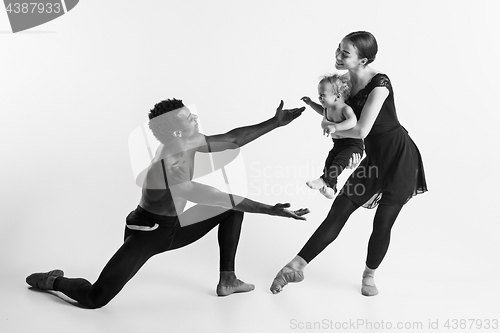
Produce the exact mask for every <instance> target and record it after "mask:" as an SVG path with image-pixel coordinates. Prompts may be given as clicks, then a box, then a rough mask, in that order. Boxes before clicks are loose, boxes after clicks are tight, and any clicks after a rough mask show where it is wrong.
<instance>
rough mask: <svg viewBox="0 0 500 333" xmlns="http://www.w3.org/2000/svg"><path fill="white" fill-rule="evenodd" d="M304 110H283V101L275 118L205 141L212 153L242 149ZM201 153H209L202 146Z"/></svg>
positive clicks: (303, 108)
mask: <svg viewBox="0 0 500 333" xmlns="http://www.w3.org/2000/svg"><path fill="white" fill-rule="evenodd" d="M304 110H305V107H301V108H295V109H286V110H283V101H281V103H280V105H279V106H278V108H277V109H276V114H275V115H274V117H272V118H270V119H268V120H266V121H263V122H261V123H259V124H256V125H251V126H245V127H239V128H235V129H233V130H231V131H229V132H227V133H225V134H218V135H211V136H206V137H205V139H206V141H207V144H208V146H210V152H216V151H223V150H226V149H234V148H238V147H242V146H244V145H246V144H247V143H249V142H252V141H253V140H255V139H257V138H258V137H260V136H262V135H264V134H266V133H268V132H270V131H272V130H273V129H275V128H277V127H280V126H285V125H288V124H289V123H290V122H292V121H293V120H294V119H295V118H297V117H299V116H300V115H301V114H302V112H303V111H304ZM199 151H200V152H205V153H207V152H209V150H208V147H207V146H205V145H202V146H201V147H200V149H199Z"/></svg>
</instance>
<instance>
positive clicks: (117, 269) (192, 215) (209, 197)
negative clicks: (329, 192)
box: [26, 99, 309, 308]
mask: <svg viewBox="0 0 500 333" xmlns="http://www.w3.org/2000/svg"><path fill="white" fill-rule="evenodd" d="M303 111H304V107H302V108H296V109H291V110H283V101H281V103H280V105H279V107H278V109H277V110H276V114H275V116H274V117H272V118H270V119H268V120H266V121H264V122H262V123H260V124H257V125H253V126H247V127H241V128H236V129H233V130H231V131H229V132H227V133H225V134H219V135H214V136H205V135H203V134H201V133H199V131H198V124H197V117H196V116H195V115H193V114H191V112H190V110H189V109H188V108H187V107H185V106H184V104H183V103H182V101H180V100H177V99H172V100H165V101H162V102H160V103H158V104H156V105H155V107H154V109H152V110H151V111H150V114H149V119H150V122H149V127H150V129H151V130H152V132H153V134H154V136H155V137H156V138H157V139H158V140H159V141H160V142H161V143H162V144H161V145H160V147H159V148H158V149H157V151H156V154H155V156H154V158H153V160H152V161H151V164H150V165H149V167H148V169H147V171H146V173H145V175H144V180H143V188H142V197H141V200H140V202H139V205H138V206H137V208H136V209H135V210H134V211H132V212H131V213H130V214H129V215H128V216H127V219H126V228H125V240H124V243H123V245H122V246H121V247H120V248H119V249H118V251H117V252H116V253H115V254H114V255H113V257H112V258H111V259H110V260H109V262H108V263H107V264H106V266H105V267H104V269H103V271H102V272H101V274H100V276H99V278H98V279H97V281H96V282H95V283H94V284H91V283H90V282H89V281H87V280H85V279H82V278H76V279H75V278H66V277H64V273H63V271H61V270H53V271H50V272H47V273H34V274H31V275H30V276H28V277H27V278H26V282H27V283H28V284H29V285H30V286H32V287H34V288H37V289H41V290H56V291H60V292H62V293H64V294H65V295H67V296H68V297H70V298H72V299H74V300H76V301H78V302H79V303H81V304H83V305H85V306H87V307H89V308H99V307H102V306H104V305H106V304H107V303H108V302H109V301H110V300H111V299H113V297H115V296H116V295H117V294H118V293H119V292H120V290H121V289H122V288H123V287H124V286H125V284H126V283H127V282H128V281H129V280H130V279H131V278H132V277H133V276H134V275H135V274H136V273H137V271H138V270H139V269H140V268H141V267H142V265H143V264H144V263H145V262H146V261H147V260H148V259H149V258H151V257H152V256H154V255H156V254H159V253H162V252H165V251H169V250H173V249H177V248H180V247H183V246H186V245H188V244H191V243H193V242H195V241H197V240H198V239H200V238H201V237H203V236H204V235H206V234H207V233H208V232H209V231H210V230H211V229H213V228H214V227H215V226H216V225H219V228H218V241H219V250H220V279H219V283H218V285H217V288H216V291H217V295H219V296H227V295H230V294H232V293H237V292H247V291H251V290H253V289H254V286H253V285H252V284H248V283H244V282H243V281H241V280H239V279H237V278H236V275H235V272H234V260H235V256H236V249H237V246H238V241H239V236H240V231H241V223H242V221H243V213H244V212H248V213H263V214H268V215H276V216H283V217H291V218H294V219H298V220H305V218H304V217H303V215H305V214H307V213H308V212H309V211H308V210H307V209H299V210H297V211H292V210H290V209H288V208H289V207H290V205H289V204H276V205H274V206H270V205H266V204H263V203H260V202H256V201H252V200H250V199H248V198H244V197H241V196H237V195H232V194H228V193H224V192H222V191H220V190H218V189H216V188H214V187H211V186H207V185H203V184H200V183H197V182H194V181H192V179H193V169H194V156H195V153H196V152H204V153H208V152H218V151H224V150H226V149H234V148H238V147H241V146H244V145H245V144H247V143H249V142H251V141H253V140H255V139H256V138H258V137H260V136H262V135H264V134H266V133H267V132H269V131H271V130H273V129H275V128H277V127H280V126H284V125H287V124H289V123H290V122H291V121H292V120H294V119H295V118H297V117H298V116H300V115H301V114H302V112H303ZM187 200H189V201H192V202H195V203H197V204H198V205H196V206H194V207H193V208H191V209H189V210H188V211H186V212H184V207H185V205H186V202H187ZM181 221H182V222H181ZM181 223H182V225H181Z"/></svg>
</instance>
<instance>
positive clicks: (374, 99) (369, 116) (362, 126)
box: [333, 87, 389, 139]
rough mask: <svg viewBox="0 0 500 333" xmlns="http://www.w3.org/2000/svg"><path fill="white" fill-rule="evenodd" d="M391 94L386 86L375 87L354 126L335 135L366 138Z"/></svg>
mask: <svg viewBox="0 0 500 333" xmlns="http://www.w3.org/2000/svg"><path fill="white" fill-rule="evenodd" d="M387 96H389V90H388V89H387V88H386V87H375V88H373V90H372V91H371V92H370V94H369V95H368V99H367V100H366V103H365V106H364V107H363V110H362V111H361V117H360V118H359V120H358V123H357V124H356V126H354V127H353V128H351V129H349V130H346V131H338V132H335V133H334V134H333V136H336V137H341V138H359V139H364V138H365V137H366V136H367V135H368V133H370V131H371V129H372V127H373V123H374V122H375V119H377V116H378V114H379V113H380V109H381V108H382V105H383V104H384V101H385V99H386V98H387Z"/></svg>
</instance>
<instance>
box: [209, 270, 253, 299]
mask: <svg viewBox="0 0 500 333" xmlns="http://www.w3.org/2000/svg"><path fill="white" fill-rule="evenodd" d="M254 289H255V286H254V285H253V284H250V283H245V282H243V281H241V280H239V279H237V278H236V275H235V274H234V271H223V272H220V279H219V284H218V285H217V289H216V292H217V296H229V295H231V294H234V293H244V292H248V291H252V290H254Z"/></svg>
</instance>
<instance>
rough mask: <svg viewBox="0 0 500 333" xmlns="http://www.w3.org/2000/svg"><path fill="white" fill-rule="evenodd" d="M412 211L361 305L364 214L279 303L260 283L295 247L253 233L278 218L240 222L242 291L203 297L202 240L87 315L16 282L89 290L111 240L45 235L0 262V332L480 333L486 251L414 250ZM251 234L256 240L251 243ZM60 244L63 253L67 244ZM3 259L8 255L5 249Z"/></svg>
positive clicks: (161, 259) (491, 299)
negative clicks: (49, 277) (80, 280)
mask: <svg viewBox="0 0 500 333" xmlns="http://www.w3.org/2000/svg"><path fill="white" fill-rule="evenodd" d="M416 200H420V199H415V201H416ZM418 206H419V205H418V204H416V205H413V207H414V208H411V207H412V206H411V205H408V209H407V210H406V212H404V213H402V215H401V216H400V220H398V223H399V225H396V226H395V228H394V229H393V230H394V231H393V241H392V243H391V248H390V251H389V254H388V255H387V257H386V260H385V261H384V263H383V265H382V266H381V268H380V269H379V271H378V272H377V279H376V281H377V284H378V287H379V289H380V294H379V295H378V296H376V297H372V298H367V297H363V296H362V295H361V294H360V291H359V289H360V275H361V272H362V269H363V262H364V256H365V245H366V240H367V238H368V236H369V232H370V228H369V224H367V223H366V222H367V221H366V217H367V216H369V215H371V214H372V212H371V211H367V210H363V211H360V212H356V213H355V215H353V217H352V219H351V221H350V222H349V224H348V225H347V226H346V228H345V229H344V230H343V231H342V234H341V235H340V237H339V238H338V239H337V241H336V242H335V243H334V244H332V245H331V246H330V247H329V248H328V249H327V250H325V252H323V253H322V254H321V255H320V256H318V257H317V258H316V259H315V261H313V263H312V264H311V265H310V266H309V267H308V268H307V269H306V272H305V273H306V279H305V281H304V282H302V283H301V284H296V285H288V286H287V287H286V288H285V290H284V291H283V293H281V294H279V295H273V294H271V293H270V292H269V286H270V283H271V281H272V279H273V277H274V275H275V274H276V272H277V271H278V270H279V269H280V267H281V265H282V264H284V263H286V261H287V260H288V259H289V258H290V257H291V256H293V254H294V252H295V251H296V250H298V249H299V247H300V246H301V245H302V244H290V243H288V242H286V239H287V238H286V237H285V236H286V235H285V234H282V235H281V236H274V237H271V236H270V235H269V234H264V232H265V231H268V232H270V233H271V234H275V235H278V234H279V233H280V229H281V228H283V226H285V225H286V224H287V223H290V222H288V220H283V221H278V222H275V223H274V224H267V225H266V224H265V223H264V222H262V223H261V222H259V221H257V218H256V217H255V216H256V215H253V216H247V218H246V224H245V226H244V230H243V233H242V238H241V242H240V247H239V250H238V258H237V259H238V260H237V272H238V276H239V277H240V278H241V279H243V280H245V281H247V282H252V283H254V284H256V289H255V290H254V291H253V292H251V293H248V294H238V295H232V296H229V297H226V298H219V297H217V296H216V295H215V285H216V283H217V265H218V262H217V260H218V255H217V251H218V250H217V245H216V233H215V232H213V231H212V232H211V233H210V234H209V235H207V237H205V238H204V239H202V240H200V241H199V242H198V243H196V244H193V245H191V246H189V247H187V248H184V249H181V250H177V251H173V252H170V253H165V254H162V255H159V256H157V257H155V258H152V259H151V260H150V261H149V262H148V263H147V264H146V265H145V266H144V267H143V269H142V270H141V271H139V273H138V274H137V275H136V277H134V278H133V279H132V280H131V281H130V282H129V284H127V285H126V286H125V288H124V289H123V290H122V292H121V293H120V294H119V295H118V296H117V297H116V298H115V299H113V300H112V301H111V303H110V304H108V305H107V306H106V307H104V308H102V309H98V310H88V309H83V308H80V307H77V306H74V305H72V304H71V302H70V301H69V300H68V299H66V298H64V296H62V295H61V294H58V293H53V294H49V293H45V292H39V291H35V290H32V289H30V288H29V287H28V286H27V285H26V284H25V282H24V279H25V276H26V275H28V274H29V273H31V272H32V271H36V270H37V269H38V270H49V269H53V268H62V269H64V270H65V271H66V274H67V275H68V276H73V277H75V276H84V277H86V278H88V279H89V280H91V281H92V280H94V279H95V278H96V277H97V275H98V274H99V271H100V269H101V268H102V266H103V265H104V264H105V262H106V261H107V259H108V258H109V257H110V255H112V252H113V251H114V248H115V247H116V246H119V243H120V240H119V237H115V236H120V235H115V236H113V237H112V238H111V239H112V240H110V241H109V242H102V241H101V240H100V239H99V243H98V242H97V241H96V242H95V243H93V244H92V249H88V248H87V249H85V248H83V247H81V246H82V245H83V244H87V242H85V241H84V240H83V239H80V238H78V237H74V238H73V239H72V240H67V238H66V237H65V238H59V239H58V238H57V237H56V238H55V239H56V241H54V242H53V243H47V242H44V241H42V240H41V239H39V240H38V241H34V242H32V243H31V244H32V247H30V248H27V247H26V244H28V242H27V243H25V244H24V245H23V246H20V245H14V244H13V246H12V248H13V250H15V251H16V252H17V254H16V257H15V258H17V260H8V261H7V260H5V263H6V265H7V266H6V267H7V269H4V268H3V269H2V271H1V273H0V278H1V281H2V283H1V285H0V288H1V290H0V293H1V298H0V313H1V315H0V331H1V332H9V333H10V332H75V333H79V332H139V331H140V332H147V331H162V332H166V331H168V332H290V331H308V332H309V331H314V329H316V330H318V331H322V330H324V331H329V330H333V329H339V328H340V330H341V331H344V330H345V331H356V332H373V331H380V332H383V331H390V329H389V328H391V327H392V330H395V329H396V328H397V327H398V326H397V325H403V328H406V329H401V331H407V332H416V331H423V332H424V331H430V330H431V329H429V325H430V323H431V322H432V323H433V324H432V325H436V321H438V325H439V328H440V330H446V327H445V326H444V325H445V324H446V321H447V320H450V322H449V325H450V327H451V325H454V324H453V320H467V321H466V325H467V330H461V331H469V332H472V331H474V330H469V326H470V325H473V326H472V327H475V326H474V325H479V320H482V323H483V325H485V323H486V322H485V320H487V319H489V320H490V321H491V320H494V319H497V320H498V319H499V317H498V313H499V312H498V309H499V307H498V304H499V303H498V300H499V296H500V292H499V289H498V288H495V284H494V276H495V274H496V272H495V270H496V265H497V264H498V261H497V259H498V258H497V257H498V254H497V253H496V252H494V253H493V252H492V253H490V255H488V254H487V253H482V252H483V251H487V250H488V247H489V245H487V242H484V243H482V244H483V245H484V247H483V248H482V249H481V244H480V243H478V242H476V243H475V245H474V246H475V247H474V250H473V251H467V247H468V245H467V243H463V239H460V238H459V237H456V235H458V233H456V234H454V233H450V234H449V235H448V236H447V235H446V232H443V231H440V230H443V229H442V228H436V229H435V231H436V232H435V233H432V232H431V233H430V234H429V235H428V236H427V238H425V241H421V240H422V239H423V238H421V235H420V233H424V232H425V231H424V229H425V228H423V226H424V225H425V222H421V224H420V225H419V224H417V223H414V222H415V221H416V217H413V218H412V214H413V210H412V209H415V210H416V209H417V208H418ZM422 220H425V215H424V216H423V217H421V219H420V221H422ZM252 223H253V225H252ZM312 223H315V222H311V224H312ZM403 224H406V225H405V226H404V228H403V227H402V225H403ZM288 226H290V224H288ZM428 226H430V223H429V225H427V227H428ZM314 227H315V225H309V226H307V227H305V226H304V225H300V226H298V225H297V224H296V225H292V227H291V229H294V228H295V229H297V228H298V229H301V230H304V228H306V229H307V230H306V231H305V232H304V239H306V238H307V237H308V236H309V235H310V230H313V228H314ZM295 232H297V231H295ZM118 233H119V232H118ZM258 233H260V236H261V240H259V241H256V237H259V236H258ZM460 233H461V232H460ZM83 234H84V236H85V237H88V235H87V234H86V233H85V232H83ZM108 234H109V232H108ZM3 236H5V234H4V235H3ZM33 237H35V236H33ZM445 237H447V238H446V240H445V241H444V239H445ZM34 239H35V238H34ZM485 240H486V238H485ZM4 241H7V240H6V239H4ZM273 242H275V243H276V244H273ZM71 243H72V244H74V246H73V247H71V246H68V245H69V244H71ZM3 244H4V245H5V244H6V243H5V242H4V243H3ZM51 244H52V245H51ZM54 244H59V245H61V244H65V245H64V246H63V247H59V246H56V245H54ZM61 249H62V251H61ZM294 249H296V250H294ZM4 254H5V257H3V258H4V259H6V258H8V256H9V253H8V251H7V253H4ZM3 266H5V265H3ZM471 319H475V320H476V321H470V320H471ZM462 323H463V322H462ZM490 324H491V325H493V322H491V323H490ZM415 325H417V326H415ZM420 325H421V326H420ZM455 325H460V322H456V323H455ZM462 325H463V324H462ZM433 327H435V326H433ZM433 331H435V330H433ZM478 331H482V330H478ZM488 331H491V329H490V330H488Z"/></svg>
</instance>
